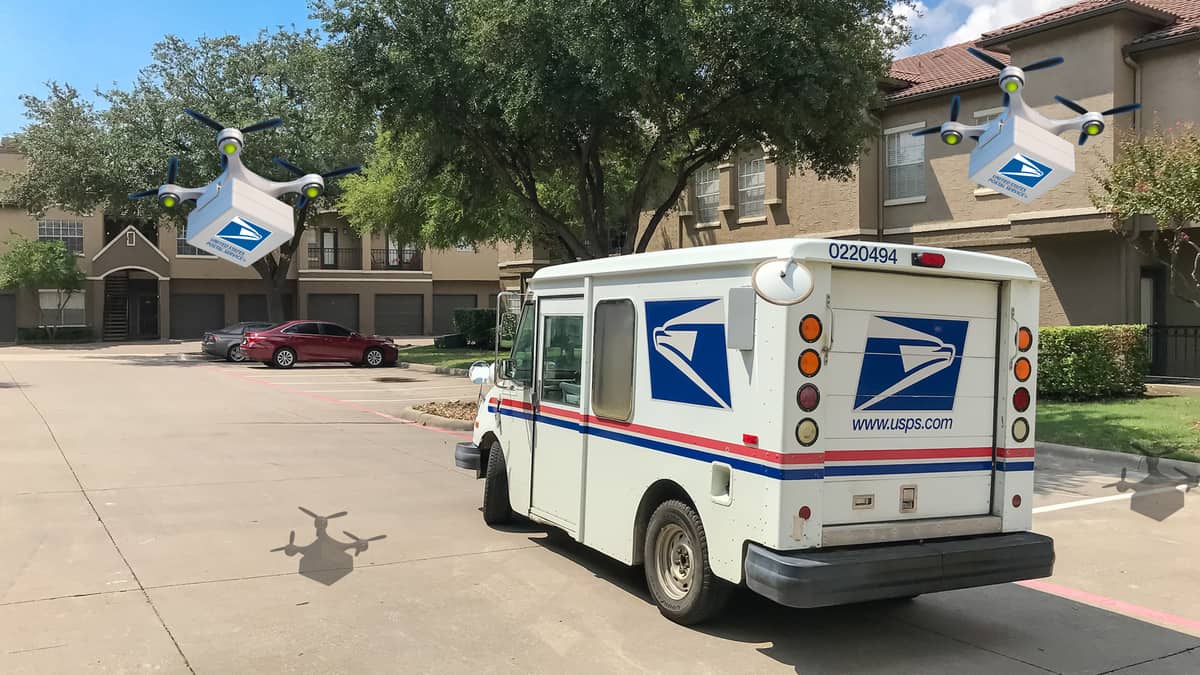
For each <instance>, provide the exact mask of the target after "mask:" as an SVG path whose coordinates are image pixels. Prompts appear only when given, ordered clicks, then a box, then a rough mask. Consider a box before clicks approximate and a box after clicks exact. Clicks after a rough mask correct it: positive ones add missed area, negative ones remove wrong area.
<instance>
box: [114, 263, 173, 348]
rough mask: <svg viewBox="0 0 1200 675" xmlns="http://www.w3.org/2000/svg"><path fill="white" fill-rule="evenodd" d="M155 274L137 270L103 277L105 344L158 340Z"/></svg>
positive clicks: (124, 270) (157, 279)
mask: <svg viewBox="0 0 1200 675" xmlns="http://www.w3.org/2000/svg"><path fill="white" fill-rule="evenodd" d="M159 281H160V278H159V277H158V275H157V274H156V273H155V272H152V271H149V270H145V269H140V268H132V269H131V268H125V269H118V270H112V271H110V272H108V273H107V274H105V275H104V309H103V312H104V325H103V332H102V337H103V339H104V340H109V341H112V340H157V339H158V338H159V337H160V335H159V321H158V319H159V317H158V300H159V298H158V282H159Z"/></svg>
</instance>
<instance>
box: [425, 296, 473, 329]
mask: <svg viewBox="0 0 1200 675" xmlns="http://www.w3.org/2000/svg"><path fill="white" fill-rule="evenodd" d="M474 308H475V296H474V295H435V296H433V334H434V335H446V334H448V333H453V332H454V331H455V328H454V310H456V309H474Z"/></svg>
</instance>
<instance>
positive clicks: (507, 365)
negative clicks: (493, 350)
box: [496, 359, 516, 380]
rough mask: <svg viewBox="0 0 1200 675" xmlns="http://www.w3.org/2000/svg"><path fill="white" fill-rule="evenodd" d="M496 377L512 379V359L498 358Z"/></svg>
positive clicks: (513, 374) (513, 373)
mask: <svg viewBox="0 0 1200 675" xmlns="http://www.w3.org/2000/svg"><path fill="white" fill-rule="evenodd" d="M496 366H497V367H496V371H497V379H499V380H512V379H513V378H514V377H515V375H516V373H515V370H514V367H513V360H512V359H500V360H499V361H498V362H496Z"/></svg>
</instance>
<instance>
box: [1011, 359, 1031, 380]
mask: <svg viewBox="0 0 1200 675" xmlns="http://www.w3.org/2000/svg"><path fill="white" fill-rule="evenodd" d="M1032 374H1033V364H1032V363H1030V362H1029V359H1027V358H1025V357H1024V356H1022V357H1021V358H1019V359H1017V362H1016V363H1015V364H1013V375H1016V376H1017V381H1018V382H1024V381H1025V380H1028V379H1029V376H1030V375H1032Z"/></svg>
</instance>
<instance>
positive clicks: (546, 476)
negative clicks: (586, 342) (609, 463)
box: [531, 298, 585, 533]
mask: <svg viewBox="0 0 1200 675" xmlns="http://www.w3.org/2000/svg"><path fill="white" fill-rule="evenodd" d="M583 305H584V302H583V299H582V298H541V299H539V300H538V319H539V326H538V337H537V341H536V344H537V347H538V355H537V362H536V363H537V383H536V387H537V389H536V392H537V395H536V396H535V399H534V411H535V412H534V449H533V493H532V494H533V497H532V505H531V506H532V508H531V512H533V513H534V515H537V516H539V517H542V518H544V519H546V520H549V521H550V522H553V523H555V524H557V525H559V526H561V527H563V528H566V529H567V530H569V531H570V532H572V533H574V532H575V531H576V530H577V529H578V526H579V507H580V497H581V495H580V492H581V490H582V485H583V482H582V481H583V443H584V436H583V434H582V433H580V432H581V431H582V427H581V425H582V422H583V411H582V410H581V408H580V388H581V386H582V382H583V378H582V374H583V368H584V363H585V359H584V354H583Z"/></svg>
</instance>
